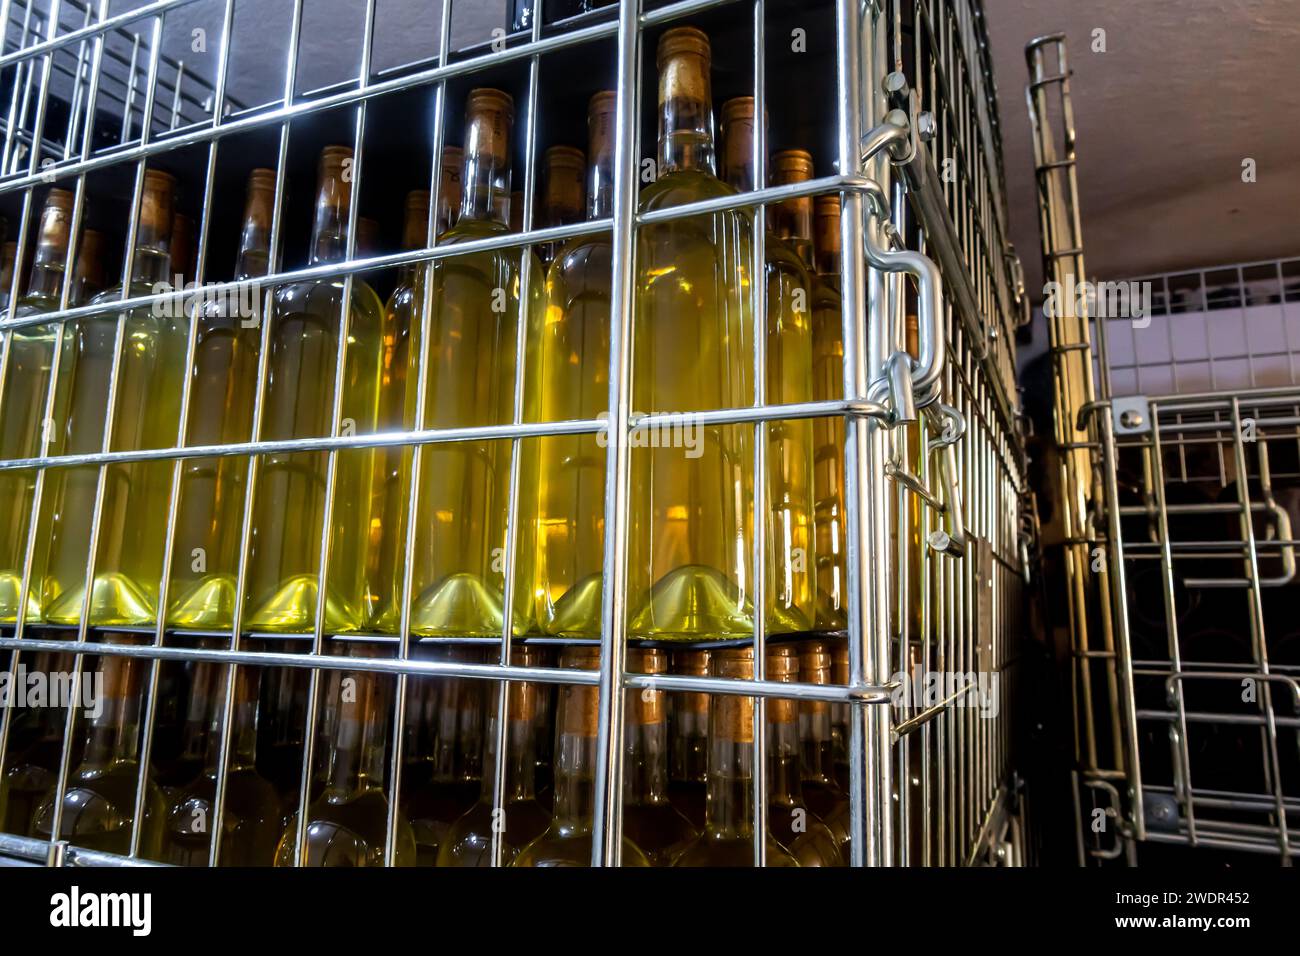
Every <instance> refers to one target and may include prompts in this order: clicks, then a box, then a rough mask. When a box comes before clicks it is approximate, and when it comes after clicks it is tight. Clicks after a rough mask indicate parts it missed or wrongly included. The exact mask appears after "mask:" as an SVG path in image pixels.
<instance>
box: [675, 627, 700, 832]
mask: <svg viewBox="0 0 1300 956" xmlns="http://www.w3.org/2000/svg"><path fill="white" fill-rule="evenodd" d="M671 662H672V673H674V674H683V675H685V676H688V677H708V676H709V652H708V651H706V650H702V649H692V650H674V651H673V652H672V658H671ZM668 721H669V728H670V732H671V737H672V742H671V745H670V746H669V753H668V759H669V768H668V799H669V800H670V801H671V802H672V805H673V806H675V807H676V808H677V809H678V810H680V811H682V813H684V814H685V815H686V819H687V820H689V821H690V822H691V825H692V826H693V827H695V829H696V830H700V829H702V828H703V827H704V805H705V802H706V797H707V793H708V787H709V695H708V694H697V693H693V692H692V693H678V694H672V695H671V703H670V705H669V711H668Z"/></svg>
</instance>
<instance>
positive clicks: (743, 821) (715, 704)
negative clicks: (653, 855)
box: [673, 647, 799, 866]
mask: <svg viewBox="0 0 1300 956" xmlns="http://www.w3.org/2000/svg"><path fill="white" fill-rule="evenodd" d="M710 655H711V658H712V661H711V664H710V668H711V670H712V672H713V676H715V677H729V678H735V679H738V680H753V678H754V649H753V648H751V647H729V648H724V649H721V650H715V651H711V652H710ZM763 837H764V839H765V840H766V850H767V865H768V866H798V865H799V863H798V861H797V860H796V859H795V858H794V857H793V856H791V855H790V853H789V851H787V850H786V849H785V847H783V846H781V844H780V843H778V842H777V841H776V839H775V838H774V837H773V836H772V831H771V829H770V828H769V829H768V830H767V832H766V833H764V834H763ZM673 865H674V866H753V865H754V699H753V698H752V697H741V696H739V695H735V694H714V695H713V699H712V701H710V703H709V793H708V804H707V808H706V813H705V822H704V831H703V832H702V833H701V834H700V835H699V837H698V838H697V839H696V840H695V841H694V842H693V843H691V844H690V846H688V847H687V848H686V849H685V850H684V851H683V852H682V853H681V854H680V855H679V856H678V857H677V860H676V862H675V863H674V864H673Z"/></svg>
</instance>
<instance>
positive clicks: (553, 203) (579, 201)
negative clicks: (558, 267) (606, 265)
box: [534, 94, 613, 266]
mask: <svg viewBox="0 0 1300 956" xmlns="http://www.w3.org/2000/svg"><path fill="white" fill-rule="evenodd" d="M598 95H599V94H598ZM588 122H589V123H590V109H589V110H588ZM610 146H611V147H612V146H613V142H612V141H611V143H610ZM586 177H587V157H586V156H585V155H584V154H583V152H582V150H580V149H575V148H574V147H572V146H552V147H551V148H550V149H548V150H547V151H546V152H545V153H544V154H543V155H542V179H543V183H544V185H543V187H542V217H541V218H542V221H541V223H535V224H534V228H537V226H538V225H541V226H567V225H569V224H570V223H575V222H582V220H583V219H587V218H590V216H589V210H588V207H587V198H586V191H587V190H586V185H585V182H584V181H585V179H586ZM559 248H560V246H559V244H558V243H554V242H548V243H546V244H545V245H543V246H542V247H541V248H539V249H538V250H537V254H538V256H539V258H540V259H541V260H542V265H543V266H550V264H551V262H552V261H554V259H555V254H556V253H557V252H558V251H559Z"/></svg>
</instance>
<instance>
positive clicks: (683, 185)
mask: <svg viewBox="0 0 1300 956" xmlns="http://www.w3.org/2000/svg"><path fill="white" fill-rule="evenodd" d="M734 195H736V190H734V189H733V188H731V187H730V186H728V185H727V184H726V183H724V182H723V181H722V180H720V179H718V178H717V177H716V176H714V175H713V174H712V173H708V172H705V171H704V170H700V169H675V170H672V171H671V172H667V173H665V174H664V175H662V176H660V177H659V178H658V179H656V180H655V181H654V182H653V183H651V184H650V185H649V186H647V187H645V189H643V190H641V211H642V212H650V211H651V210H654V209H668V208H671V207H673V206H681V205H685V204H686V203H689V202H699V201H700V200H704V199H717V198H719V197H722V196H734Z"/></svg>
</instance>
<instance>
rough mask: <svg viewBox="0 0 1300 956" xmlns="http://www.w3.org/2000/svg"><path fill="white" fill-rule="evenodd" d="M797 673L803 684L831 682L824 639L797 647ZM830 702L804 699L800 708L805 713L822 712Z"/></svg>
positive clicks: (827, 649) (828, 652)
mask: <svg viewBox="0 0 1300 956" xmlns="http://www.w3.org/2000/svg"><path fill="white" fill-rule="evenodd" d="M799 674H800V679H801V680H802V681H803V682H804V683H805V684H829V683H830V682H831V653H830V648H829V646H828V645H827V644H826V642H824V641H809V642H808V643H806V644H802V645H800V647H799ZM829 706H830V704H829V703H828V702H827V701H824V700H805V701H801V702H800V709H801V710H802V711H803V712H804V713H806V714H819V713H823V712H824V711H826V710H827V709H828V708H829Z"/></svg>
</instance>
